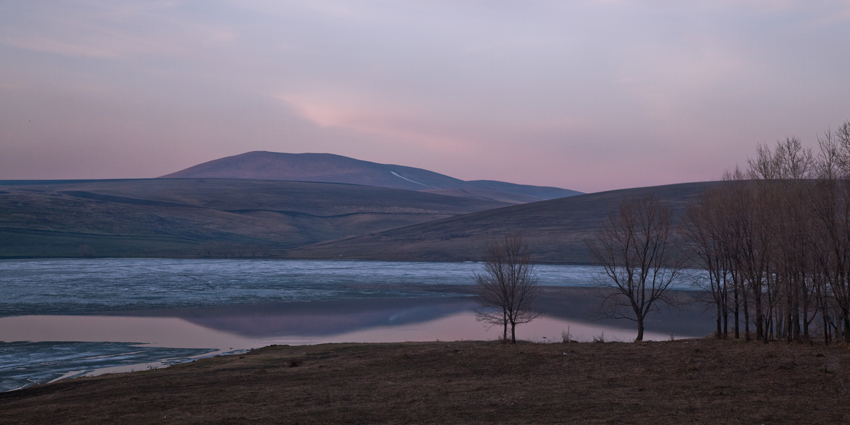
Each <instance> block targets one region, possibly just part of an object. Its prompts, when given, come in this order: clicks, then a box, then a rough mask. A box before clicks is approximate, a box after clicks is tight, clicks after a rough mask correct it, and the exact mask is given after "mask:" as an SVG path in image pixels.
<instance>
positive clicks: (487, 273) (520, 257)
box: [475, 235, 539, 344]
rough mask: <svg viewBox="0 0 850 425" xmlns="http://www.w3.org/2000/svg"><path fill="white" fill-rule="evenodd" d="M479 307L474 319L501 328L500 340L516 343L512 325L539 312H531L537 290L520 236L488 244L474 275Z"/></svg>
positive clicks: (527, 254) (529, 318)
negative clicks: (481, 268) (479, 270)
mask: <svg viewBox="0 0 850 425" xmlns="http://www.w3.org/2000/svg"><path fill="white" fill-rule="evenodd" d="M475 286H476V292H477V295H478V303H479V308H478V309H477V310H476V316H477V318H478V320H480V321H484V322H488V323H492V324H493V325H502V327H503V328H502V329H503V331H502V340H503V341H507V340H508V326H509V325H510V328H511V342H512V343H514V344H516V325H518V324H521V323H528V322H530V321H532V320H534V318H536V317H537V316H539V313H537V312H534V311H532V310H531V306H532V303H533V302H534V299H535V298H536V297H537V294H538V292H539V287H538V286H537V277H536V275H535V273H534V262H533V261H532V258H531V254H530V252H529V249H528V244H527V243H525V242H524V241H523V239H522V237H520V236H518V235H506V236H505V237H504V238H503V239H502V240H501V241H499V242H496V243H493V244H490V245H489V246H488V247H487V252H486V254H485V258H484V271H483V272H482V273H477V274H476V275H475Z"/></svg>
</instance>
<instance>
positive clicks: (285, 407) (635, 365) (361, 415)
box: [0, 339, 850, 424]
mask: <svg viewBox="0 0 850 425" xmlns="http://www.w3.org/2000/svg"><path fill="white" fill-rule="evenodd" d="M849 387H850V349H848V348H847V347H843V346H831V347H824V346H818V345H815V346H808V345H787V344H784V343H771V344H760V343H743V342H739V341H718V340H714V339H701V340H681V341H669V342H655V343H651V342H647V343H581V344H579V343H555V344H530V343H520V344H518V345H515V346H511V345H501V344H499V343H496V342H452V343H443V342H429V343H403V344H326V345H316V346H299V347H286V346H273V347H267V348H264V349H260V350H255V351H253V352H250V353H246V354H244V355H236V356H224V357H214V358H208V359H204V360H199V361H196V362H193V363H186V364H182V365H177V366H173V367H170V368H166V369H159V370H150V371H144V372H136V373H129V374H116V375H105V376H100V377H91V378H78V379H73V380H67V381H61V382H57V383H54V384H48V385H42V386H37V387H32V388H28V389H24V390H20V391H13V392H8V393H2V394H0V423H2V424H18V423H33V424H35V423H39V424H42V423H72V424H84V423H98V424H100V423H115V424H150V423H161V424H165V423H181V424H191V423H205V424H206V423H292V424H296V423H299V424H303V423H364V424H365V423H441V424H445V423H616V424H624V423H652V424H681V423H711V424H723V423H750V424H762V423H764V424H775V423H807V424H815V423H823V424H840V423H850V388H849Z"/></svg>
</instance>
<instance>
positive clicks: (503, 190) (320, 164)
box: [160, 151, 581, 204]
mask: <svg viewBox="0 0 850 425" xmlns="http://www.w3.org/2000/svg"><path fill="white" fill-rule="evenodd" d="M160 178H217V179H254V180H288V181H309V182H321V183H347V184H358V185H364V186H376V187H386V188H392V189H405V190H415V191H420V192H432V193H439V194H443V195H450V196H459V197H465V198H475V199H486V200H495V201H499V202H508V203H514V204H519V203H527V202H536V201H543V200H549V199H556V198H563V197H567V196H574V195H580V194H581V192H577V191H574V190H567V189H561V188H557V187H546V186H530V185H520V184H514V183H506V182H500V181H493V180H474V181H464V180H460V179H456V178H453V177H449V176H446V175H443V174H439V173H435V172H433V171H428V170H424V169H421V168H413V167H405V166H402V165H393V164H378V163H375V162H369V161H361V160H358V159H354V158H349V157H345V156H341V155H334V154H328V153H302V154H291V153H276V152H265V151H254V152H248V153H243V154H240V155H234V156H228V157H225V158H220V159H216V160H213V161H209V162H205V163H202V164H198V165H195V166H193V167H189V168H187V169H185V170H181V171H178V172H176V173H171V174H167V175H165V176H162V177H160Z"/></svg>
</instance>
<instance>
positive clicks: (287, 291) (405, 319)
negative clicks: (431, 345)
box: [0, 259, 710, 391]
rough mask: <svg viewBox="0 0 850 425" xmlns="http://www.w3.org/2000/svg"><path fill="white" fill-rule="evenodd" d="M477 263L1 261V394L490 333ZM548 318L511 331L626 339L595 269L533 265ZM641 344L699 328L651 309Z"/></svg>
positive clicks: (526, 335)
mask: <svg viewBox="0 0 850 425" xmlns="http://www.w3.org/2000/svg"><path fill="white" fill-rule="evenodd" d="M480 267H481V266H480V265H479V264H472V263H464V264H445V263H440V264H434V263H383V262H358V261H345V262H336V261H269V260H161V259H103V260H100V259H98V260H3V261H0V287H2V288H3V294H2V297H0V341H2V342H0V391H1V390H9V389H14V388H18V387H20V386H21V385H24V384H26V383H27V382H48V381H50V380H52V379H56V378H60V377H63V376H77V375H79V374H83V373H92V372H95V373H97V371H100V372H103V371H122V370H130V369H136V370H139V369H144V367H145V365H152V366H160V365H166V364H171V363H173V362H176V361H185V360H186V359H190V358H193V357H195V356H198V355H210V354H217V353H225V352H232V351H238V350H246V349H250V348H255V347H263V346H266V345H271V344H290V345H293V344H316V343H329V342H394V341H433V340H442V341H448V340H494V339H497V338H498V337H499V335H500V333H501V329H498V328H492V329H490V328H487V327H486V326H485V325H484V324H482V323H480V322H477V321H476V320H475V317H474V314H473V312H472V308H473V307H474V299H473V298H472V297H471V292H472V291H471V287H470V286H469V285H470V283H471V282H472V276H473V274H474V273H475V272H477V271H480ZM538 272H539V275H540V283H541V285H543V286H545V287H546V289H545V290H544V291H543V295H542V296H541V300H540V302H539V307H540V309H541V311H542V312H543V313H544V314H545V316H544V317H540V318H538V319H537V320H535V321H533V322H532V323H530V324H524V325H521V326H519V327H518V332H517V335H518V337H519V338H520V339H525V340H532V341H541V342H543V341H560V339H561V334H562V332H564V331H567V330H569V332H570V333H571V334H572V338H573V339H577V340H585V341H590V340H592V339H593V338H594V337H599V336H601V335H602V334H603V333H604V337H605V338H606V339H609V340H610V339H613V340H624V341H629V340H631V339H632V338H634V333H635V332H634V331H632V330H631V329H625V330H624V329H619V328H616V327H614V326H628V325H629V323H622V322H620V323H618V324H614V323H609V322H597V323H596V324H593V325H591V324H587V322H588V321H589V320H590V319H592V318H593V317H592V316H593V312H592V309H591V308H590V306H591V305H592V304H595V301H594V300H593V299H592V297H590V296H589V295H587V290H586V289H584V288H582V287H587V286H590V285H593V284H594V277H593V276H594V275H596V274H597V273H598V272H599V269H598V268H596V267H583V266H539V267H538ZM653 320H658V322H655V323H653V324H652V325H653V328H651V329H650V330H659V331H661V332H659V333H656V334H652V333H650V334H649V335H647V338H650V339H667V338H669V336H670V335H671V334H674V335H677V336H699V335H704V334H706V333H708V332H710V322H709V321H708V320H705V317H704V313H702V312H701V311H696V310H694V309H691V310H688V311H687V313H685V314H683V313H682V312H674V313H670V314H668V315H667V316H664V315H660V314H659V315H657V316H654V317H653Z"/></svg>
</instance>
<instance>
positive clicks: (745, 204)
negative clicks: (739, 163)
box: [681, 121, 850, 344]
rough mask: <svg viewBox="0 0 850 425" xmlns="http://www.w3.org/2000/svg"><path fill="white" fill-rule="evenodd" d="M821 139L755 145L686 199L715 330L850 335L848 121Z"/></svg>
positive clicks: (687, 234) (767, 335)
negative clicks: (811, 144)
mask: <svg viewBox="0 0 850 425" xmlns="http://www.w3.org/2000/svg"><path fill="white" fill-rule="evenodd" d="M818 142H819V143H818V147H819V149H818V150H817V151H813V150H812V149H810V148H804V147H803V146H802V143H801V142H800V140H799V139H796V138H787V139H785V140H784V141H779V142H777V144H776V145H775V146H774V147H773V148H771V147H770V146H768V145H766V144H765V145H759V146H758V148H757V151H756V156H755V158H752V159H750V160H748V162H747V165H748V167H747V168H746V169H745V170H741V169H740V168H736V169H735V170H734V171H730V172H727V173H726V175H725V176H724V178H723V183H722V184H721V185H720V186H719V187H716V188H712V189H709V190H707V191H706V192H705V193H703V194H702V195H701V196H700V197H699V199H698V200H696V202H694V203H692V204H691V205H689V207H688V208H687V211H686V212H685V214H684V217H683V220H682V223H681V229H682V236H683V241H684V242H685V243H686V244H687V247H688V248H689V252H690V253H692V254H693V256H694V258H695V259H696V260H697V263H698V264H699V266H700V267H701V268H702V269H705V270H706V271H707V276H708V277H707V279H705V280H704V281H703V282H702V286H703V287H704V288H705V289H706V290H707V292H708V293H709V294H710V296H711V299H712V303H713V305H714V307H715V309H716V330H715V333H716V334H717V335H718V336H720V337H728V336H729V333H730V328H731V331H732V332H734V337H735V338H740V337H741V335H740V333H741V331H742V329H741V325H743V334H744V338H745V339H747V340H749V339H750V338H751V335H753V334H754V337H755V339H756V340H759V341H769V340H774V339H784V340H787V341H789V342H790V341H795V340H796V341H808V340H811V339H812V338H813V337H814V336H815V335H820V336H821V337H822V338H823V340H824V342H825V343H827V344H829V343H830V342H834V341H838V340H841V341H843V342H845V343H850V121H848V122H846V123H844V124H843V125H842V126H840V127H839V128H838V129H837V130H835V131H827V132H825V133H824V135H823V136H822V137H820V138H819V139H818ZM730 320H731V324H730V323H729V322H730Z"/></svg>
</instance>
